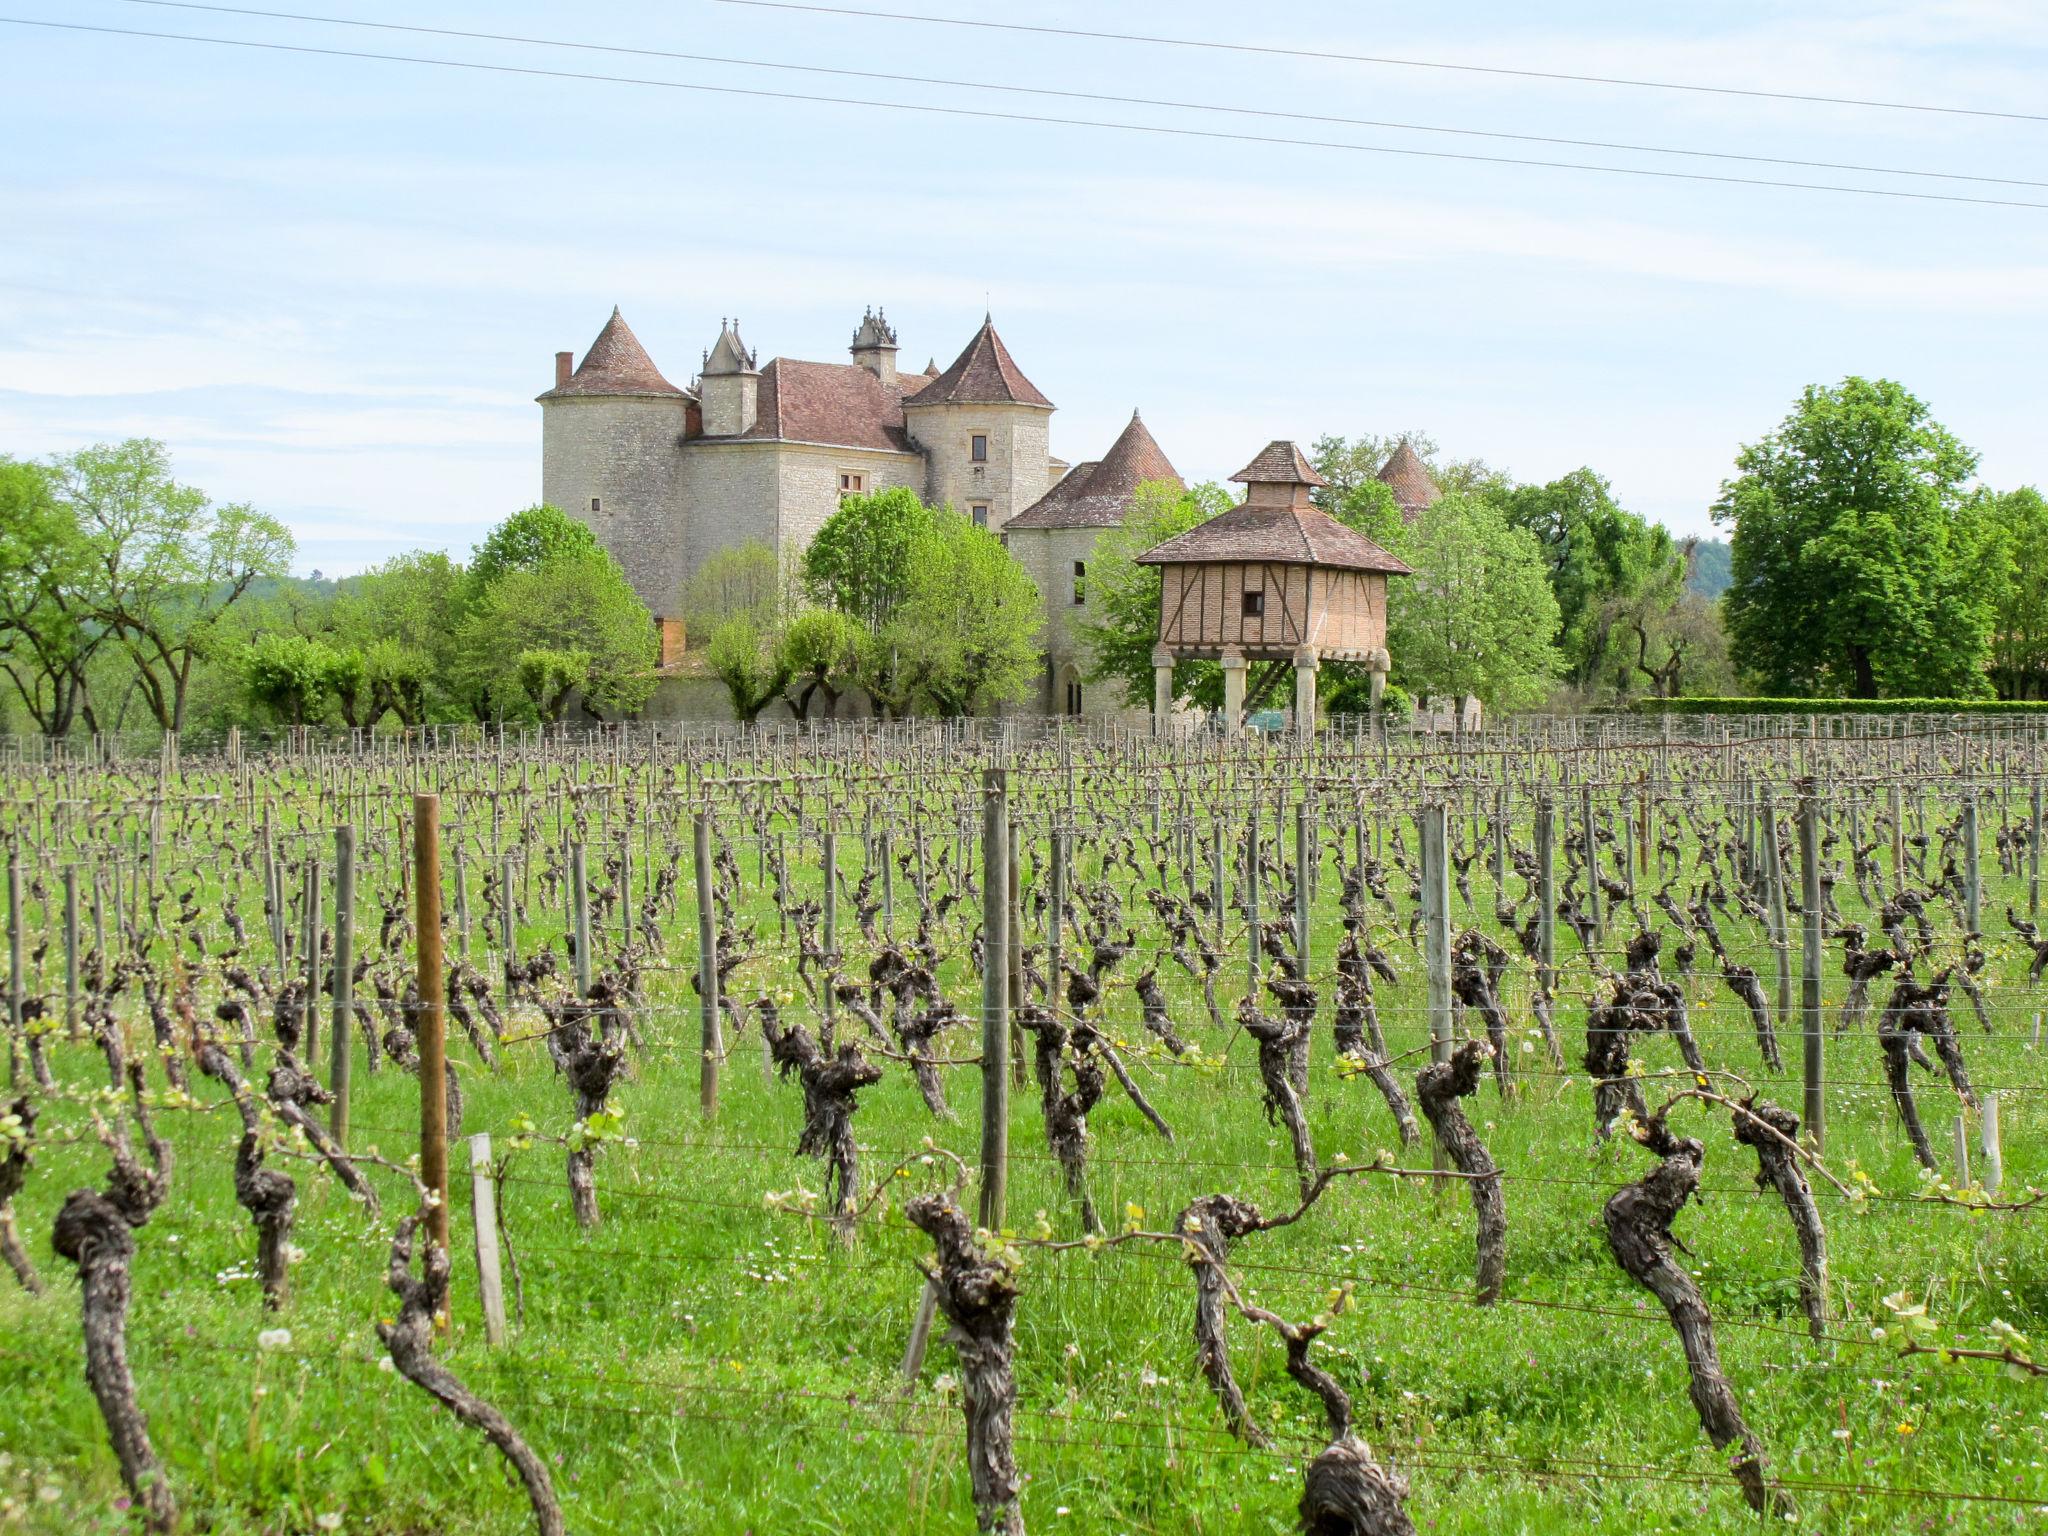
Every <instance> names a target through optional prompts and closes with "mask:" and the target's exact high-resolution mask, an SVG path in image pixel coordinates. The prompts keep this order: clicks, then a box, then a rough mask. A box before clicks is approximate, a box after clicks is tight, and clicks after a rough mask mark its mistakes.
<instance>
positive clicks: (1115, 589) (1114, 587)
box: [1074, 480, 1386, 709]
mask: <svg viewBox="0 0 2048 1536" xmlns="http://www.w3.org/2000/svg"><path fill="white" fill-rule="evenodd" d="M1374 483H1375V484H1377V482H1374ZM1380 489H1381V490H1382V491H1385V489H1386V487H1385V486H1381V487H1380ZM1233 499H1234V498H1233V497H1232V496H1231V494H1230V492H1229V491H1227V490H1225V489H1224V488H1223V487H1222V486H1219V485H1214V484H1204V485H1197V486H1193V487H1191V488H1189V489H1187V490H1182V489H1181V487H1179V486H1178V485H1175V484H1174V483H1173V482H1172V481H1170V480H1159V481H1152V482H1148V483H1147V484H1144V485H1141V486H1139V487H1138V490H1137V494H1136V495H1135V496H1134V497H1133V498H1132V500H1131V509H1130V511H1129V512H1127V513H1125V514H1124V521H1123V523H1122V525H1121V526H1120V527H1116V528H1111V529H1106V530H1104V531H1103V533H1102V535H1101V537H1099V538H1098V539H1097V540H1096V541H1095V551H1094V553H1093V554H1091V555H1090V556H1089V557H1088V607H1087V610H1086V617H1083V618H1077V619H1076V621H1075V624H1074V630H1075V633H1076V634H1077V635H1078V636H1079V638H1080V639H1081V641H1082V643H1083V644H1084V645H1085V646H1086V647H1087V649H1088V654H1089V656H1090V658H1091V660H1090V663H1089V666H1088V669H1087V672H1086V677H1087V680H1088V681H1089V682H1091V683H1105V682H1106V683H1114V684H1116V685H1117V686H1119V687H1120V688H1121V689H1122V690H1123V696H1124V702H1125V703H1127V704H1129V705H1130V706H1131V707H1133V708H1135V709H1149V708H1151V706H1152V650H1153V647H1154V646H1156V645H1158V644H1159V593H1160V587H1161V582H1162V578H1161V575H1160V570H1159V567H1158V566H1156V565H1140V564H1138V563H1137V557H1138V556H1139V555H1142V554H1143V553H1144V552H1145V551H1146V550H1148V549H1151V548H1152V547H1153V546H1154V545H1157V544H1163V543H1165V542H1166V541H1167V540H1168V539H1171V538H1175V537H1178V536H1179V535H1180V534H1183V533H1186V532H1187V531H1188V530H1189V529H1190V528H1193V527H1195V526H1196V525H1197V524H1199V523H1205V522H1207V521H1208V520H1209V519H1210V518H1212V517H1214V516H1215V515H1216V514H1217V513H1219V512H1224V511H1228V510H1229V508H1230V505H1231V502H1232V500H1233ZM1173 691H1174V697H1175V698H1177V699H1182V700H1187V701H1189V702H1193V703H1198V704H1202V705H1205V706H1207V707H1210V708H1215V707H1216V706H1218V705H1220V704H1221V703H1222V701H1223V674H1222V670H1221V669H1220V668H1219V667H1218V666H1217V665H1216V663H1215V662H1213V661H1193V660H1186V659H1183V660H1181V661H1177V662H1176V663H1175V664H1174V668H1173Z"/></svg>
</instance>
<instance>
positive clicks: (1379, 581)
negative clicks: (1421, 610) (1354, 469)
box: [1138, 441, 1412, 735]
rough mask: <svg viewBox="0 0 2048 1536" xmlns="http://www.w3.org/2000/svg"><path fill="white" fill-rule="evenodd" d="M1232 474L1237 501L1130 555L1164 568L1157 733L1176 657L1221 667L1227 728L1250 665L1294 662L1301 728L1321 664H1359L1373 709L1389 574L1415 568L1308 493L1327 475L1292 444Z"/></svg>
mask: <svg viewBox="0 0 2048 1536" xmlns="http://www.w3.org/2000/svg"><path fill="white" fill-rule="evenodd" d="M1230 478H1231V479H1232V480H1233V481H1236V482H1237V483H1239V484H1241V485H1243V486H1244V488H1245V499H1244V501H1243V503H1242V504H1241V505H1239V506H1235V507H1232V508H1231V509H1230V510H1229V511H1228V512H1224V513H1222V514H1220V515H1218V516H1216V517H1212V518H1211V519H1209V521H1207V522H1206V523H1203V524H1201V525H1200V526H1198V527H1195V528H1191V529H1189V530H1188V531H1187V532H1186V533H1183V534H1180V535H1179V536H1177V537H1175V538H1171V539H1168V540H1167V541H1166V542H1165V543H1164V544H1160V545H1157V546H1156V547H1154V548H1152V549H1149V550H1147V551H1146V552H1145V553H1144V554H1142V555H1140V556H1138V561H1139V563H1140V564H1143V565H1156V566H1158V567H1159V568H1160V593H1159V644H1158V647H1157V648H1156V649H1155V650H1154V651H1153V653H1152V665H1153V675H1154V689H1153V720H1154V729H1155V730H1159V731H1163V730H1164V729H1165V723H1166V720H1167V716H1168V712H1169V711H1170V710H1171V708H1172V706H1173V666H1174V663H1175V662H1176V661H1177V660H1180V659H1182V658H1184V657H1194V658H1200V659H1205V660H1215V661H1220V662H1222V663H1223V725H1224V729H1225V730H1231V731H1234V730H1236V729H1238V728H1239V727H1240V726H1241V725H1242V724H1243V722H1244V707H1245V698H1246V693H1247V687H1246V684H1247V673H1248V671H1249V669H1250V667H1251V665H1252V664H1253V663H1254V662H1263V663H1266V664H1267V666H1268V668H1269V669H1272V670H1279V669H1284V668H1286V667H1287V666H1290V665H1291V666H1292V667H1293V669H1294V719H1295V728H1296V729H1297V730H1298V731H1300V732H1301V733H1302V734H1303V735H1308V734H1311V733H1312V732H1313V731H1314V729H1315V715H1316V683H1317V674H1318V672H1319V671H1320V670H1321V667H1322V663H1323V662H1324V661H1326V660H1327V661H1348V662H1356V663H1358V664H1360V665H1362V666H1364V667H1365V668H1367V669H1368V671H1369V672H1370V673H1371V677H1372V701H1373V703H1374V705H1375V706H1377V705H1378V703H1379V698H1380V692H1381V690H1382V688H1384V686H1385V684H1386V676H1387V668H1388V657H1387V581H1388V578H1389V577H1393V576H1407V575H1411V574H1412V572H1411V571H1410V570H1409V568H1408V567H1407V566H1406V565H1404V564H1402V563H1401V562H1400V561H1399V560H1397V559H1395V558H1394V556H1392V555H1390V554H1388V553H1387V551H1385V550H1384V549H1382V548H1380V546H1379V545H1377V544H1375V543H1374V542H1373V541H1372V540H1371V539H1368V538H1367V537H1366V536H1365V535H1364V534H1362V533H1359V532H1357V531H1356V530H1355V529H1352V528H1347V527H1345V526H1344V524H1342V523H1340V522H1338V521H1337V520H1336V519H1335V518H1334V517H1332V516H1330V514H1329V513H1327V512H1325V511H1323V510H1322V509H1321V508H1320V507H1318V506H1316V505H1315V504H1314V503H1313V502H1312V501H1311V500H1310V499H1309V493H1310V492H1311V491H1312V490H1313V489H1314V488H1315V487H1317V486H1319V485H1324V484H1327V483H1328V482H1326V481H1325V480H1324V479H1323V477H1322V476H1321V475H1319V474H1317V473H1316V472H1315V470H1314V469H1313V468H1312V467H1311V466H1310V464H1309V462H1308V460H1307V459H1305V458H1303V457H1302V453H1301V450H1300V449H1299V448H1297V447H1296V446H1295V445H1294V444H1293V443H1291V442H1285V441H1276V442H1272V443H1268V444H1267V445H1266V446H1265V447H1264V448H1263V449H1261V450H1260V451H1259V454H1258V457H1256V458H1254V459H1253V460H1252V461H1251V463H1249V464H1247V465H1246V466H1245V467H1244V468H1243V469H1241V470H1239V471H1238V472H1237V473H1236V474H1234V475H1232V476H1231V477H1230ZM1268 675H1269V676H1270V671H1269V674H1268ZM1264 683H1265V679H1262V680H1261V685H1260V687H1259V689H1258V690H1257V691H1260V692H1263V689H1264Z"/></svg>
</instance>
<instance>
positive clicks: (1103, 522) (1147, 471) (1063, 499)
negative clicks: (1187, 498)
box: [1003, 411, 1186, 532]
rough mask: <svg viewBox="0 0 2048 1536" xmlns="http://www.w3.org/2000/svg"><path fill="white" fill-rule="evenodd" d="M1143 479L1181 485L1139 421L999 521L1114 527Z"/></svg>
mask: <svg viewBox="0 0 2048 1536" xmlns="http://www.w3.org/2000/svg"><path fill="white" fill-rule="evenodd" d="M1148 480H1170V481H1172V482H1173V483H1174V484H1175V485H1180V486H1185V484H1186V482H1185V481H1184V480H1182V479H1181V477H1180V471H1179V470H1177V469H1175V468H1174V467H1173V463H1172V461H1171V460H1169V459H1168V458H1167V457H1166V453H1165V451H1164V450H1163V449H1162V448H1160V446H1159V444H1158V442H1157V441H1156V440H1155V439H1154V438H1153V436H1152V434H1151V433H1150V432H1148V431H1147V430H1146V429H1145V423H1144V422H1142V421H1140V420H1139V419H1138V413H1137V412H1136V411H1133V412H1131V423H1130V425H1129V426H1127V427H1125V428H1124V429H1123V431H1122V432H1121V433H1120V434H1119V435H1118V437H1117V440H1116V441H1115V442H1114V443H1113V444H1111V445H1110V450H1109V452H1108V453H1106V454H1104V455H1103V456H1102V458H1101V459H1100V460H1099V461H1098V462H1096V463H1093V464H1081V465H1077V466H1076V467H1075V468H1074V469H1072V470H1070V471H1069V472H1068V473H1067V474H1066V476H1065V477H1064V478H1063V479H1061V481H1060V483H1059V484H1058V485H1056V486H1054V487H1053V488H1052V489H1051V490H1050V491H1047V492H1046V493H1045V495H1044V496H1042V497H1040V498H1039V499H1038V500H1037V501H1036V502H1034V503H1032V505H1031V506H1030V507H1029V508H1027V509H1026V510H1025V511H1023V512H1020V513H1019V514H1018V515H1017V516H1015V517H1013V518H1011V519H1010V520H1009V522H1007V523H1005V524H1004V525H1003V528H1004V531H1005V532H1007V531H1008V530H1010V529H1012V528H1115V527H1119V526H1121V525H1122V523H1123V520H1124V517H1125V515H1126V514H1127V513H1128V512H1129V511H1130V509H1131V502H1132V499H1133V498H1134V497H1135V495H1136V494H1137V490H1138V487H1139V486H1141V485H1143V484H1144V483H1145V482H1146V481H1148Z"/></svg>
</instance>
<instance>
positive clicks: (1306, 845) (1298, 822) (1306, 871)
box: [1294, 799, 1316, 980]
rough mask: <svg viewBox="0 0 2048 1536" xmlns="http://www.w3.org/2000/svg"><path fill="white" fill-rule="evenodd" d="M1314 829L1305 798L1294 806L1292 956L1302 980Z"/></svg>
mask: <svg viewBox="0 0 2048 1536" xmlns="http://www.w3.org/2000/svg"><path fill="white" fill-rule="evenodd" d="M1315 853H1316V841H1315V828H1314V826H1313V825H1312V824H1311V823H1310V819H1309V805H1308V801H1307V800H1306V799H1303V800H1302V802H1301V804H1299V805H1297V806H1296V807H1295V808H1294V956H1295V963H1296V964H1297V965H1299V966H1300V967H1301V974H1302V978H1303V980H1306V979H1307V978H1308V948H1309V945H1308V937H1309V935H1308V918H1309V901H1310V898H1311V895H1312V890H1311V887H1312V884H1313V881H1312V877H1311V861H1312V860H1313V859H1314V858H1315Z"/></svg>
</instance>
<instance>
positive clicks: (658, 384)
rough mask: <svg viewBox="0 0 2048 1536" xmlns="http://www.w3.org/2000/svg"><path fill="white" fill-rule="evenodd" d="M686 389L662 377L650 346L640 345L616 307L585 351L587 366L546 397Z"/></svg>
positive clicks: (668, 392)
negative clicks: (649, 354)
mask: <svg viewBox="0 0 2048 1536" xmlns="http://www.w3.org/2000/svg"><path fill="white" fill-rule="evenodd" d="M681 393H682V391H681V390H680V389H677V388H676V387H675V385H673V384H671V383H669V381H668V380H667V379H665V378H663V377H662V376H661V370H660V369H659V368H657V367H655V366H654V359H653V358H651V357H649V356H648V355H647V349H646V348H645V347H643V346H641V345H640V338H639V337H637V336H635V335H634V334H633V329H632V327H631V326H629V325H627V324H626V317H625V316H624V315H622V314H620V313H619V311H618V308H617V307H616V306H614V307H613V309H612V317H611V319H609V320H607V321H605V323H604V329H603V330H601V331H599V332H598V333H597V340H595V341H593V342H592V343H591V344H590V350H589V351H588V352H586V353H584V354H583V365H582V366H581V367H580V368H578V369H577V370H576V371H575V373H573V374H571V375H570V376H569V381H568V382H567V383H566V384H558V385H556V386H555V387H554V388H553V389H551V390H549V391H548V392H547V393H546V394H544V395H542V396H540V398H541V399H543V400H553V399H559V398H560V397H562V396H565V395H680V394H681Z"/></svg>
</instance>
